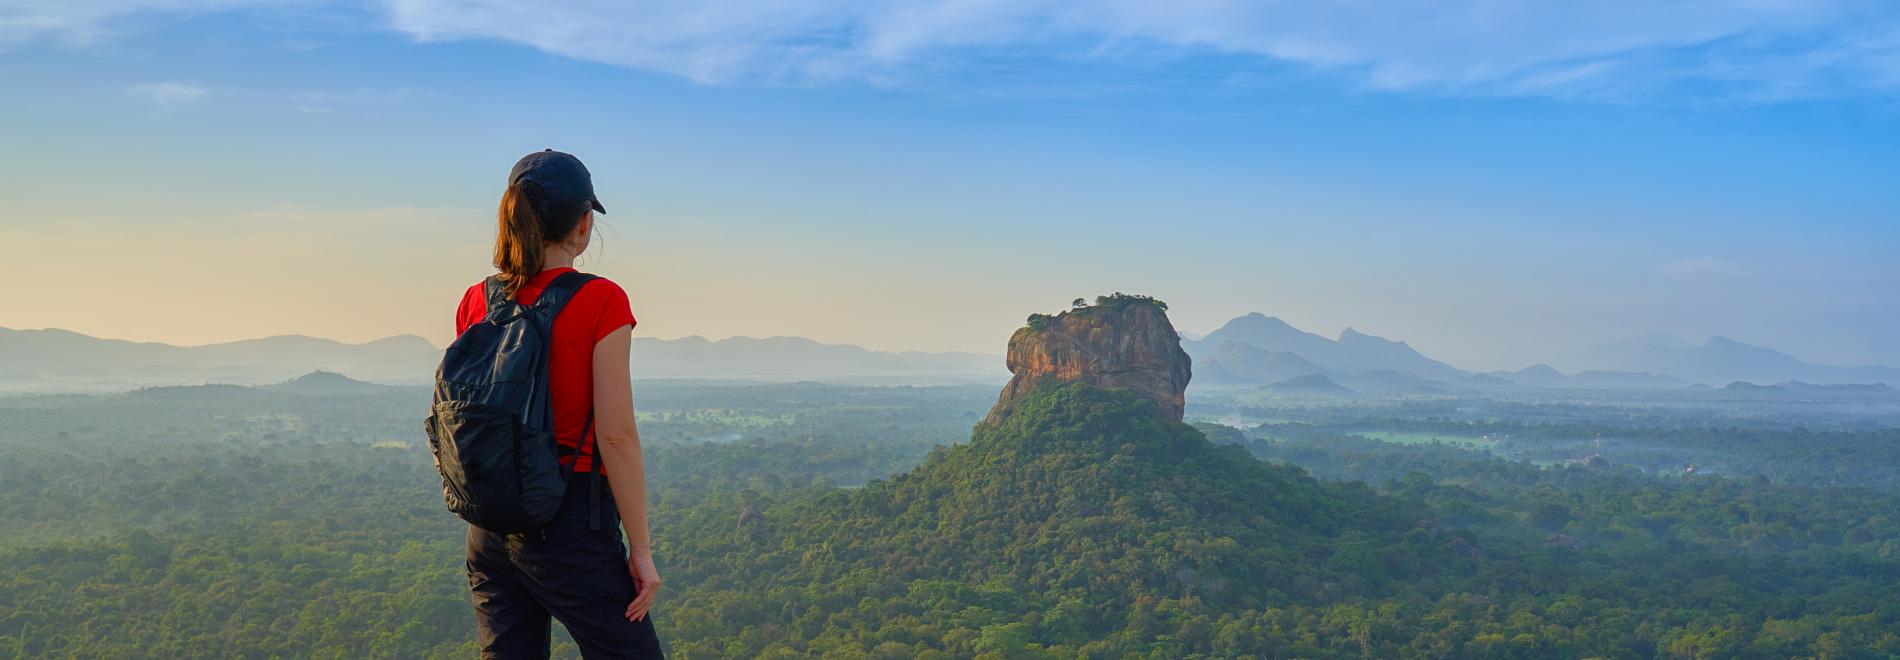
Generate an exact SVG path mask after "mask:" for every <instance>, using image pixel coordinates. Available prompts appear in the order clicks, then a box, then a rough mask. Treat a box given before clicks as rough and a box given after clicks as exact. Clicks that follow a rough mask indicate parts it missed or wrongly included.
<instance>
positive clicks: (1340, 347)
mask: <svg viewBox="0 0 1900 660" xmlns="http://www.w3.org/2000/svg"><path fill="white" fill-rule="evenodd" d="M1184 337H1185V335H1184ZM1182 346H1183V347H1184V348H1186V350H1187V352H1188V354H1189V355H1191V356H1193V358H1194V368H1195V372H1196V374H1198V377H1197V378H1196V382H1197V383H1198V384H1199V385H1200V386H1211V387H1222V386H1227V387H1233V386H1250V387H1257V386H1263V385H1276V384H1283V385H1284V386H1282V387H1278V388H1276V389H1277V390H1280V391H1299V392H1319V391H1333V392H1335V393H1344V392H1341V391H1340V390H1350V391H1356V392H1361V393H1379V394H1391V393H1423V392H1432V391H1456V390H1479V391H1484V390H1496V389H1499V388H1510V387H1513V386H1516V387H1530V388H1543V389H1591V390H1644V389H1682V388H1688V387H1692V386H1696V385H1706V386H1721V385H1726V384H1728V383H1732V382H1737V381H1741V382H1752V383H1779V382H1786V381H1797V382H1804V383H1813V384H1822V385H1832V384H1847V383H1861V384H1871V383H1900V369H1894V368H1889V367H1836V366H1827V365H1816V364H1809V363H1807V362H1803V361H1801V360H1799V359H1797V358H1795V357H1794V356H1791V355H1788V354H1786V353H1782V352H1780V351H1776V350H1774V349H1770V348H1764V347H1760V346H1753V345H1749V344H1745V343H1742V342H1738V341H1734V340H1731V339H1727V338H1724V337H1719V336H1718V337H1711V338H1709V340H1708V341H1707V342H1704V343H1703V344H1700V345H1697V344H1692V343H1690V342H1688V341H1685V340H1682V339H1679V338H1675V337H1670V336H1667V335H1649V336H1643V337H1637V338H1633V339H1628V340H1623V341H1618V342H1612V343H1609V344H1605V345H1603V346H1599V347H1596V348H1593V349H1591V350H1589V351H1586V352H1584V353H1583V354H1582V355H1581V356H1579V358H1578V359H1576V360H1574V362H1575V363H1577V364H1579V365H1583V366H1582V368H1580V369H1578V370H1577V371H1574V372H1572V373H1564V372H1562V371H1558V370H1557V369H1556V368H1553V367H1551V366H1550V365H1548V364H1537V365H1532V366H1530V367H1526V368H1524V369H1520V370H1517V371H1494V372H1488V373H1474V372H1470V371H1465V370H1462V369H1459V368H1456V367H1453V366H1451V365H1449V364H1446V363H1444V362H1441V361H1438V360H1435V359H1432V358H1430V357H1427V356H1425V355H1424V354H1421V353H1419V352H1418V351H1417V350H1415V349H1413V348H1412V347H1411V346H1410V345H1409V344H1406V343H1405V342H1403V341H1393V340H1390V339H1385V338H1382V337H1375V336H1372V335H1368V334H1365V333H1362V332H1358V331H1356V330H1353V329H1351V328H1347V329H1346V330H1345V331H1343V332H1341V333H1340V334H1339V336H1338V338H1337V339H1328V338H1326V337H1323V336H1320V335H1317V334H1313V333H1310V332H1306V331H1304V330H1300V329H1298V328H1295V327H1293V326H1292V325H1290V324H1288V323H1287V322H1285V321H1283V320H1280V319H1278V318H1275V317H1271V316H1266V315H1263V314H1259V313H1253V314H1247V315H1245V316H1242V317H1240V318H1236V319H1234V320H1232V321H1228V322H1227V323H1226V324H1225V325H1222V326H1221V327H1220V328H1219V329H1216V330H1215V331H1213V332H1210V333H1208V334H1207V335H1205V336H1202V337H1200V338H1197V339H1184V341H1182ZM1314 376H1318V377H1323V378H1324V379H1325V381H1319V380H1316V379H1314V378H1311V377H1314ZM1296 379H1298V380H1296ZM1322 382H1325V383H1331V384H1333V385H1336V386H1338V388H1339V389H1333V388H1325V387H1321V388H1315V387H1313V386H1314V385H1315V384H1318V383H1322Z"/></svg>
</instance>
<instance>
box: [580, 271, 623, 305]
mask: <svg viewBox="0 0 1900 660" xmlns="http://www.w3.org/2000/svg"><path fill="white" fill-rule="evenodd" d="M589 275H592V273H589ZM574 295H575V296H582V295H585V296H588V297H590V298H604V299H614V298H618V299H620V300H626V299H627V290H626V289H623V288H621V287H620V283H619V282H615V281H613V280H611V279H607V278H606V277H605V276H602V275H594V279H591V280H588V281H587V283H586V284H582V285H581V288H580V290H578V291H575V292H574Z"/></svg>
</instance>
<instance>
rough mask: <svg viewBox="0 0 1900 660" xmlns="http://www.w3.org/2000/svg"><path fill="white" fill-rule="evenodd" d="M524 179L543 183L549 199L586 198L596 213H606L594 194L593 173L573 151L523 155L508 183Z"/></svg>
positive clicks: (542, 187) (551, 200)
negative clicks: (571, 152) (588, 170)
mask: <svg viewBox="0 0 1900 660" xmlns="http://www.w3.org/2000/svg"><path fill="white" fill-rule="evenodd" d="M523 181H532V182H534V183H535V185H538V186H541V192H542V193H544V194H545V195H546V196H547V197H546V199H547V201H549V202H554V203H560V202H575V201H580V200H583V199H584V200H587V203H588V204H591V205H592V206H593V207H594V212H595V213H606V212H607V209H605V208H602V207H601V206H600V198H598V197H595V196H594V176H593V175H591V174H588V173H587V166H586V165H582V164H581V159H579V158H575V157H574V154H570V153H566V152H561V151H555V150H553V149H542V150H540V151H536V152H534V153H531V154H528V155H526V156H522V157H521V160H518V161H515V169H514V170H512V171H510V172H508V185H510V186H512V185H515V184H517V183H521V182H523Z"/></svg>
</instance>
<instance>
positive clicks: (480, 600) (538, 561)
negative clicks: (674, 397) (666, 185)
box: [455, 149, 660, 658]
mask: <svg viewBox="0 0 1900 660" xmlns="http://www.w3.org/2000/svg"><path fill="white" fill-rule="evenodd" d="M605 212H606V209H604V208H601V205H600V201H599V200H598V199H596V198H595V197H594V184H593V180H592V177H591V176H590V175H589V174H588V172H587V167H586V166H585V165H582V164H581V161H580V160H579V159H577V158H575V157H573V156H571V155H568V154H565V153H561V152H558V151H554V150H552V149H550V150H546V151H541V152H538V153H532V154H528V155H527V156H525V157H523V158H522V159H521V160H520V162H517V163H515V167H514V170H513V171H512V172H511V173H510V174H509V177H508V190H507V192H505V193H503V195H502V198H501V209H500V212H499V227H498V230H497V233H496V237H495V269H496V270H497V271H499V273H498V276H499V277H500V278H501V280H502V282H503V284H504V288H505V290H506V291H508V292H510V293H512V294H513V295H514V296H515V299H516V300H518V301H520V302H522V303H523V304H529V303H532V302H533V301H534V299H535V297H536V296H538V295H540V293H541V291H542V290H543V289H544V288H545V287H546V286H547V285H548V283H549V282H550V281H552V280H553V279H554V278H555V277H557V276H559V275H561V274H562V273H566V272H569V271H572V270H574V258H575V257H576V256H578V255H580V254H581V253H582V252H585V251H586V250H587V246H588V243H589V241H590V240H592V238H593V230H594V214H595V213H605ZM483 289H484V287H483V284H482V283H480V282H477V283H476V284H475V285H474V286H471V287H469V289H468V292H467V293H465V294H464V295H463V296H462V304H461V307H460V308H459V309H457V310H456V313H455V332H456V334H457V335H460V334H461V333H462V332H463V331H464V330H467V329H468V327H469V326H471V325H474V324H476V323H479V322H480V321H481V320H482V316H483V314H484V313H485V312H486V307H487V303H486V298H485V295H484V290H483ZM634 323H635V321H634V318H633V311H632V309H631V307H630V306H629V304H628V302H627V294H626V292H625V291H623V290H621V288H620V287H619V286H618V285H615V284H614V283H613V282H611V281H608V280H606V279H604V278H597V279H594V280H591V281H589V282H587V283H586V284H584V285H582V286H581V287H580V289H579V290H578V291H576V292H575V293H574V296H573V297H572V298H571V299H570V300H569V301H568V303H567V305H566V307H564V308H562V309H561V312H560V314H559V315H558V316H556V317H555V319H554V326H553V333H552V335H551V336H550V338H549V348H548V363H547V369H548V398H549V400H550V401H551V402H552V407H553V413H554V432H555V437H556V441H557V442H558V443H559V444H560V445H561V458H560V460H561V464H562V465H564V466H567V467H568V468H570V469H571V470H573V472H572V473H571V474H570V475H569V478H568V480H567V483H568V486H567V494H566V497H565V499H563V500H562V503H561V507H560V512H559V513H558V514H557V515H556V516H555V519H554V521H553V522H551V523H549V524H548V525H547V526H546V527H545V528H543V529H542V530H540V531H539V532H537V533H530V534H507V535H503V534H496V533H493V532H489V531H486V530H483V529H481V528H479V527H475V526H473V525H470V526H469V529H468V582H469V589H470V590H471V591H472V592H473V595H474V601H475V618H476V624H477V628H478V637H479V640H480V644H481V651H482V657H484V658H520V657H540V658H544V657H547V655H548V652H549V649H548V645H549V631H550V624H549V617H550V616H552V617H553V618H556V619H560V620H561V625H563V626H566V627H567V631H568V633H569V634H570V635H572V636H573V637H574V640H575V641H576V642H578V643H579V644H580V647H581V653H582V655H584V656H586V657H589V658H596V657H599V658H621V657H636V658H646V657H660V644H659V638H658V637H657V636H656V635H655V634H654V631H653V620H652V617H650V616H648V613H649V612H650V611H651V609H652V607H653V598H654V594H655V593H656V591H657V590H658V589H659V587H660V576H659V572H658V571H657V570H656V569H655V568H654V566H653V551H652V545H651V542H650V541H649V539H648V535H647V512H646V477H645V474H644V469H645V468H644V466H643V464H642V462H641V457H640V432H639V429H638V428H636V427H635V425H634V417H633V388H632V384H631V383H630V382H629V376H628V373H627V369H628V364H629V363H628V351H629V350H630V348H631V345H632V341H633V326H634ZM596 461H598V462H599V465H598V467H600V468H602V469H601V473H602V474H604V475H605V482H606V483H605V484H602V483H600V482H599V481H597V480H598V479H599V478H600V475H599V474H594V472H595V469H596ZM603 520H604V521H605V524H602V522H601V521H603ZM615 521H619V522H621V523H624V525H625V527H626V532H627V541H628V543H627V545H622V544H621V541H620V530H619V528H618V527H619V525H617V524H616V522H615Z"/></svg>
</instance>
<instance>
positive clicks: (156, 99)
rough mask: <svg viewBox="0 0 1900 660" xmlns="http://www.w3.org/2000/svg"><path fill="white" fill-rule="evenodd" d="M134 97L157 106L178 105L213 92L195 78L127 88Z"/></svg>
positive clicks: (128, 92)
mask: <svg viewBox="0 0 1900 660" xmlns="http://www.w3.org/2000/svg"><path fill="white" fill-rule="evenodd" d="M125 91H126V93H127V94H131V95H132V97H133V98H136V99H139V100H142V101H145V102H147V103H150V104H152V105H157V106H164V107H169V106H177V105H184V104H187V103H192V102H195V101H198V100H200V99H203V98H204V97H205V96H207V95H209V94H210V93H211V92H210V91H209V90H206V89H205V87H204V85H200V84H198V81H195V80H174V81H170V82H155V83H145V84H142V85H133V86H131V87H129V88H126V90H125Z"/></svg>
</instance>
